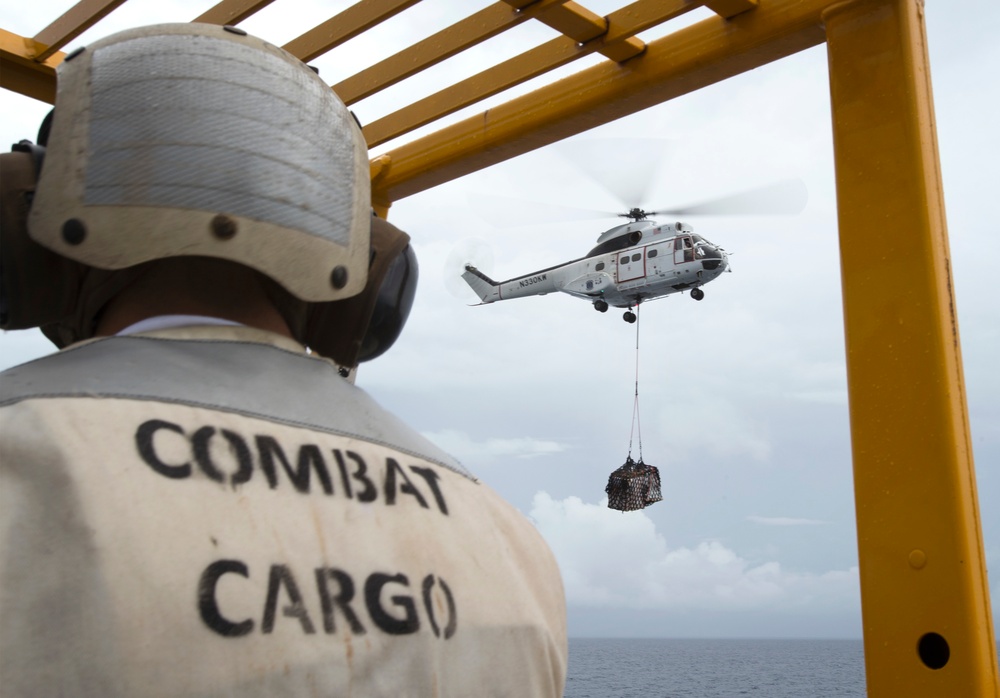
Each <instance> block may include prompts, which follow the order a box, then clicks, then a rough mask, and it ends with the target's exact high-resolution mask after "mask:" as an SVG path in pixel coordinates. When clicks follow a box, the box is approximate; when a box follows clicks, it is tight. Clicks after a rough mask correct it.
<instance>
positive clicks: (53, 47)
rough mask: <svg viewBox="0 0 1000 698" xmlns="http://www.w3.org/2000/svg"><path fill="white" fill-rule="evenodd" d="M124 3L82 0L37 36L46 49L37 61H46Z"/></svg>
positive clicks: (117, 0) (111, 0)
mask: <svg viewBox="0 0 1000 698" xmlns="http://www.w3.org/2000/svg"><path fill="white" fill-rule="evenodd" d="M123 2H125V0H80V2H78V3H76V4H75V5H73V7H71V8H69V9H68V10H66V12H64V13H63V14H62V16H60V17H59V18H58V19H57V20H55V21H54V22H52V24H50V25H49V26H47V27H45V29H43V30H42V31H40V32H38V33H37V34H35V41H36V42H38V43H39V44H41V45H43V46H45V47H46V48H45V50H43V51H42V52H41V53H39V54H38V56H36V58H35V60H36V61H44V60H45V59H46V58H48V57H49V56H51V55H53V54H54V53H55V52H56V51H58V50H59V49H61V48H62V47H63V46H65V45H66V44H68V43H69V42H70V41H72V40H73V39H75V38H76V37H78V36H80V34H82V33H83V32H85V31H87V30H88V29H90V28H91V27H92V26H94V25H95V24H97V23H98V22H99V21H101V19H103V18H104V17H106V16H107V15H108V14H110V13H111V11H112V10H114V9H115V8H116V7H118V6H119V5H121V4H122V3H123Z"/></svg>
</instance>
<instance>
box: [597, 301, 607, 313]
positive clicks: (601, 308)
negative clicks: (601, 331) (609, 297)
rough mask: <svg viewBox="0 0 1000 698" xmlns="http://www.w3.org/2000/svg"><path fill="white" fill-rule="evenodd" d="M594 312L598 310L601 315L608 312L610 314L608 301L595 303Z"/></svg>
mask: <svg viewBox="0 0 1000 698" xmlns="http://www.w3.org/2000/svg"><path fill="white" fill-rule="evenodd" d="M594 310H596V311H597V312H599V313H606V312H608V303H607V301H594Z"/></svg>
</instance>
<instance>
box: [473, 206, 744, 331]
mask: <svg viewBox="0 0 1000 698" xmlns="http://www.w3.org/2000/svg"><path fill="white" fill-rule="evenodd" d="M618 215H619V216H621V217H623V218H629V219H630V222H629V223H626V224H624V225H619V226H616V227H614V228H611V229H610V230H608V231H606V232H604V233H602V234H601V235H600V237H598V238H597V246H596V247H594V249H592V250H591V251H590V252H588V253H587V255H586V256H585V257H583V258H581V259H577V260H574V261H572V262H567V263H565V264H560V265H558V266H554V267H549V268H548V269H540V270H539V271H534V272H531V273H530V274H524V275H522V276H517V277H514V278H513V279H509V280H508V281H499V282H497V281H494V280H493V279H491V278H490V277H488V276H486V274H484V273H483V272H481V271H480V270H479V269H477V268H476V267H475V266H473V265H472V264H465V271H464V272H463V273H462V278H463V279H465V281H466V282H467V283H468V284H469V286H471V287H472V290H473V291H475V292H476V295H478V296H479V298H480V299H481V300H482V304H485V303H494V302H496V301H501V300H509V299H511V298H524V297H526V296H544V295H546V294H548V293H552V292H553V291H561V292H563V293H568V294H569V295H571V296H575V297H577V298H583V299H585V300H589V301H590V302H591V303H593V305H594V308H595V309H596V310H597V311H598V312H602V313H604V312H607V310H608V307H609V306H614V307H616V308H627V310H626V311H625V314H624V316H623V317H624V319H625V321H626V322H630V323H631V322H635V320H636V315H635V313H633V312H632V308H633V307H634V306H636V305H638V304H639V303H642V302H644V301H648V300H653V299H655V298H661V297H663V296H668V295H671V294H674V293H681V292H683V291H688V292H689V293H690V295H691V297H692V298H694V299H695V300H697V301H700V300H701V299H702V298H704V297H705V292H704V291H703V290H702V288H701V287H702V286H704V285H705V284H707V283H708V282H709V281H712V280H714V279H717V278H718V277H719V276H721V275H722V274H723V273H724V272H727V271H731V270H730V268H729V255H728V254H727V253H726V251H725V250H724V249H722V248H721V247H719V246H718V245H715V244H712V243H711V242H709V241H708V240H706V239H705V238H703V237H701V236H700V235H697V234H695V232H694V230H693V229H692V227H691V226H690V225H688V224H686V223H680V222H678V223H670V224H666V225H660V224H658V223H657V222H656V221H654V220H650V219H649V216H650V215H654V213H653V212H651V211H644V210H642V209H641V208H633V209H631V210H630V211H629V212H628V213H621V214H618Z"/></svg>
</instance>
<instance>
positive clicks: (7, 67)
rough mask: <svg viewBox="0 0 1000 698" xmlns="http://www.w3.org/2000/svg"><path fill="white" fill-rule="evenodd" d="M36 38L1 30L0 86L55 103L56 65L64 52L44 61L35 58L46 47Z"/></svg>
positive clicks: (60, 60)
mask: <svg viewBox="0 0 1000 698" xmlns="http://www.w3.org/2000/svg"><path fill="white" fill-rule="evenodd" d="M45 48H46V47H45V46H41V45H39V44H38V43H37V42H36V41H35V40H34V39H29V38H27V37H24V36H18V35H17V34H14V33H12V32H9V31H6V30H5V29H0V88H3V89H5V90H10V91H11V92H17V93H18V94H22V95H24V96H26V97H31V98H32V99H38V100H41V101H43V102H48V103H49V104H53V103H54V102H55V101H56V66H57V65H59V64H60V63H62V60H63V58H64V57H65V54H64V53H63V52H61V51H58V52H56V53H55V54H53V55H50V56H49V57H48V58H45V59H44V60H42V61H41V62H39V61H37V60H36V57H37V56H38V55H39V54H40V53H42V51H44V50H45Z"/></svg>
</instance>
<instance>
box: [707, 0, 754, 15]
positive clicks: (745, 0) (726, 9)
mask: <svg viewBox="0 0 1000 698" xmlns="http://www.w3.org/2000/svg"><path fill="white" fill-rule="evenodd" d="M705 7H707V8H708V9H710V10H711V11H712V12H714V13H715V14H717V15H719V16H720V17H723V18H724V19H729V18H730V17H735V16H736V15H738V14H740V13H741V12H746V11H747V10H752V9H754V8H755V7H757V0H705Z"/></svg>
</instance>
